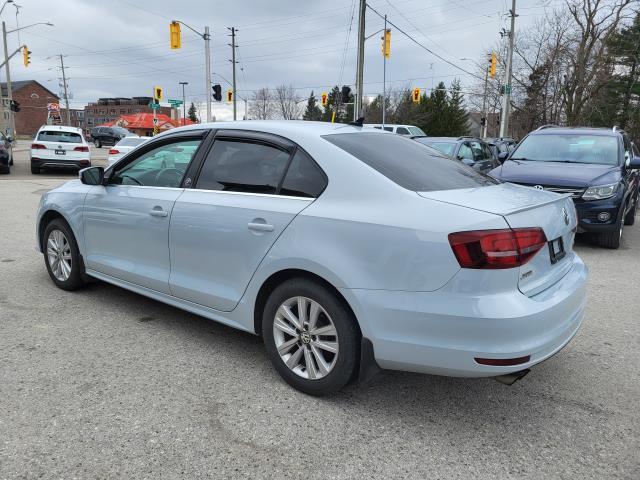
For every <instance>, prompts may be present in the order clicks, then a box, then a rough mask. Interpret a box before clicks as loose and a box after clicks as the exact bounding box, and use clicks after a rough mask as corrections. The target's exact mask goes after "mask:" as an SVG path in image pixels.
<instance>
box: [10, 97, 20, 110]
mask: <svg viewBox="0 0 640 480" xmlns="http://www.w3.org/2000/svg"><path fill="white" fill-rule="evenodd" d="M9 110H11V111H12V112H19V111H20V102H16V101H15V100H11V103H10V104H9Z"/></svg>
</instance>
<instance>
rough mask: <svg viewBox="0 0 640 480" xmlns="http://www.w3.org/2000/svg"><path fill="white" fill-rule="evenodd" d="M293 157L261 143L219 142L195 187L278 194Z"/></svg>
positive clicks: (208, 156)
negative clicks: (286, 169)
mask: <svg viewBox="0 0 640 480" xmlns="http://www.w3.org/2000/svg"><path fill="white" fill-rule="evenodd" d="M289 157H290V154H289V153H288V152H286V151H284V150H280V149H279V148H275V147H272V146H269V145H264V144H260V143H248V142H243V141H234V140H216V141H215V142H214V144H213V148H212V149H211V151H210V152H209V154H208V155H207V158H206V159H205V161H204V165H203V166H202V171H201V172H200V176H199V178H198V183H197V184H196V188H202V189H205V190H228V191H233V192H248V193H276V189H277V188H278V184H279V183H280V179H281V178H282V175H283V174H284V170H285V168H286V167H287V164H288V163H289Z"/></svg>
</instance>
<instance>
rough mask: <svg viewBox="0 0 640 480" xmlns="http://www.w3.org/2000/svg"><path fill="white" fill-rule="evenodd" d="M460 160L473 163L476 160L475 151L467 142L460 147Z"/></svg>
mask: <svg viewBox="0 0 640 480" xmlns="http://www.w3.org/2000/svg"><path fill="white" fill-rule="evenodd" d="M458 158H459V159H460V160H471V161H472V162H473V161H474V160H475V159H474V154H473V150H472V149H471V146H470V145H469V144H468V143H467V142H465V143H463V144H462V145H460V150H458Z"/></svg>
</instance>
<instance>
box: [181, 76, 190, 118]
mask: <svg viewBox="0 0 640 480" xmlns="http://www.w3.org/2000/svg"><path fill="white" fill-rule="evenodd" d="M180 85H182V118H183V119H184V120H183V122H182V123H183V124H185V125H186V124H187V99H186V97H185V96H184V86H185V85H189V82H180Z"/></svg>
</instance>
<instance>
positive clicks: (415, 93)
mask: <svg viewBox="0 0 640 480" xmlns="http://www.w3.org/2000/svg"><path fill="white" fill-rule="evenodd" d="M411 100H413V103H419V102H420V88H419V87H416V88H414V89H413V91H412V92H411Z"/></svg>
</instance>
